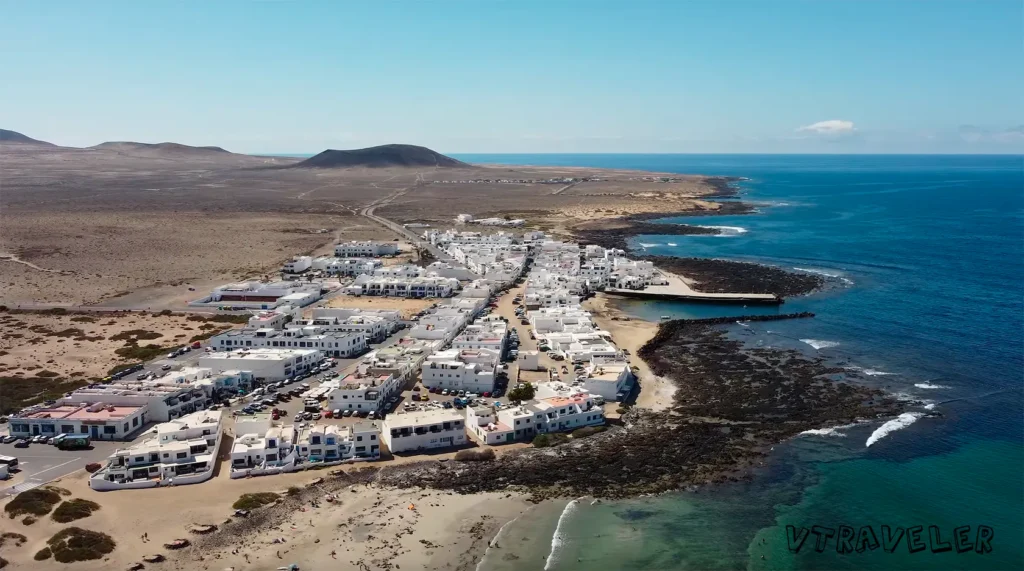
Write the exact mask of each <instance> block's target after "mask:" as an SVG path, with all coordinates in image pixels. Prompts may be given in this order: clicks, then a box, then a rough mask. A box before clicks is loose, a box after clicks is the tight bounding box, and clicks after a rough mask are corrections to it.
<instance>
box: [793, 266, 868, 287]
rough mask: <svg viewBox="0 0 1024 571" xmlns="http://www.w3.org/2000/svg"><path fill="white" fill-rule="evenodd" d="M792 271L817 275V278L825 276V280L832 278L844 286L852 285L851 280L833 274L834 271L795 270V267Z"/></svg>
mask: <svg viewBox="0 0 1024 571" xmlns="http://www.w3.org/2000/svg"><path fill="white" fill-rule="evenodd" d="M793 269H794V270H796V271H798V272H805V273H808V274H817V275H819V276H825V277H826V278H834V279H837V280H839V281H841V282H843V283H844V284H846V285H853V280H851V279H850V278H846V277H843V276H842V275H841V274H837V273H834V271H832V272H826V271H825V270H816V269H814V268H797V267H794V268H793Z"/></svg>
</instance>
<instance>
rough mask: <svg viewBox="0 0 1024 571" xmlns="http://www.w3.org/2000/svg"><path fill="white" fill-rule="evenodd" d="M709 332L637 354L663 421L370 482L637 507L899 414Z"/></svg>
mask: <svg viewBox="0 0 1024 571" xmlns="http://www.w3.org/2000/svg"><path fill="white" fill-rule="evenodd" d="M809 316H810V315H809V314H789V315H783V316H770V317H771V318H774V319H786V318H798V317H809ZM765 317H766V316H753V317H738V318H736V317H733V318H728V320H727V321H728V322H732V321H744V320H763V319H765ZM719 322H722V321H721V320H714V319H713V320H694V321H686V320H677V321H670V322H666V323H663V324H662V325H661V326H660V329H659V331H658V334H657V335H656V336H655V337H654V338H653V339H651V341H649V342H648V343H647V344H645V345H644V346H643V347H642V348H641V350H640V353H639V354H640V356H641V357H642V358H644V360H645V361H647V363H648V364H649V365H650V366H651V368H652V370H653V371H654V372H655V374H658V375H661V376H665V377H667V378H669V379H670V380H671V381H672V382H673V383H674V384H675V386H676V391H675V393H674V396H673V403H672V405H671V407H670V408H669V409H668V410H666V411H664V412H657V413H654V412H650V411H646V410H633V411H629V412H628V413H627V414H625V415H623V418H622V427H621V428H615V429H612V430H609V431H607V432H605V433H602V434H598V435H595V436H591V437H589V438H586V439H584V440H580V441H578V442H570V443H568V444H563V445H561V446H556V447H554V448H545V449H542V450H541V449H524V450H519V451H511V452H508V453H506V454H503V455H501V456H499V458H498V459H497V460H495V461H493V462H479V463H471V464H470V463H438V462H422V463H415V464H408V465H404V466H397V467H393V468H389V469H386V470H383V471H382V472H381V473H380V475H379V477H378V481H379V482H380V483H383V484H388V485H392V486H396V487H408V486H424V487H431V488H439V489H450V490H454V491H456V492H459V493H473V492H480V491H491V490H503V489H506V488H507V487H509V486H521V487H525V488H527V489H529V490H530V491H532V492H533V494H534V495H535V497H538V498H543V497H548V496H580V495H592V496H597V497H628V496H636V495H641V494H647V493H658V492H664V491H669V490H675V489H680V488H683V487H686V486H689V485H694V484H704V483H710V482H719V481H724V480H727V479H734V478H735V477H737V476H738V475H742V474H744V470H745V469H746V468H748V467H749V466H751V465H752V464H753V463H754V462H755V461H756V460H757V459H758V458H760V457H761V456H763V455H764V453H765V451H766V450H767V449H768V447H770V446H771V445H774V444H776V443H778V442H781V441H783V440H785V439H787V438H790V437H792V436H794V435H796V434H799V433H800V432H803V431H804V430H809V429H812V428H822V427H826V426H835V425H840V424H847V423H850V422H853V421H855V420H857V419H860V418H875V417H879V416H893V415H897V414H899V413H900V412H902V411H903V404H902V403H900V402H899V401H897V400H895V399H894V398H892V397H890V396H888V395H886V394H885V393H883V392H881V391H878V390H875V389H869V388H866V387H861V386H857V385H853V384H849V383H846V382H841V381H839V380H836V379H837V378H840V377H841V376H842V374H843V373H844V372H845V370H844V369H841V368H837V367H831V366H829V365H827V364H826V363H825V362H824V361H823V360H821V359H812V358H808V357H806V356H804V355H802V354H801V353H799V352H797V351H784V350H778V349H765V348H754V349H750V348H745V347H744V346H743V345H742V343H741V342H740V341H737V340H734V339H731V338H729V337H728V336H727V334H726V333H725V332H724V331H722V330H720V329H718V328H716V327H715V326H714V324H715V323H719Z"/></svg>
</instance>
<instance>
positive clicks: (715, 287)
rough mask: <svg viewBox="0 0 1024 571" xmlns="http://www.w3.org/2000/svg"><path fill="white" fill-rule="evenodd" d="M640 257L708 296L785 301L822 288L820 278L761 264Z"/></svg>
mask: <svg viewBox="0 0 1024 571" xmlns="http://www.w3.org/2000/svg"><path fill="white" fill-rule="evenodd" d="M641 258H642V259H644V260H650V261H652V262H654V265H655V266H657V267H659V268H661V269H663V270H665V271H667V272H672V273H674V274H679V275H683V276H686V277H687V278H691V279H694V280H696V281H697V282H698V283H697V284H696V285H694V289H696V290H698V291H703V292H708V293H771V294H775V295H777V296H780V297H784V298H785V297H792V296H796V295H806V294H808V293H811V292H814V291H817V290H819V289H821V288H823V287H824V286H825V278H823V277H822V276H819V275H815V274H805V273H798V272H790V271H786V270H783V269H782V268H777V267H775V266H767V265H764V264H754V263H750V262H733V261H730V260H717V259H714V258H676V257H674V256H641Z"/></svg>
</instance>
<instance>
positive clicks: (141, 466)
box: [89, 411, 223, 490]
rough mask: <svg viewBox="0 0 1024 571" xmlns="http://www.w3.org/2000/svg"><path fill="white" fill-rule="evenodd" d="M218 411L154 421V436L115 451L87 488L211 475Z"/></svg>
mask: <svg viewBox="0 0 1024 571" xmlns="http://www.w3.org/2000/svg"><path fill="white" fill-rule="evenodd" d="M222 420H223V416H222V415H221V411H200V412H194V413H192V414H188V415H185V416H183V417H181V418H179V419H176V420H172V421H170V422H165V423H163V424H158V425H157V426H156V428H155V430H154V432H155V433H156V435H155V436H154V437H152V438H149V439H146V440H144V441H142V442H139V443H137V444H133V445H132V446H130V447H128V448H122V449H118V450H115V451H114V453H113V454H112V455H111V456H110V458H109V460H108V461H107V465H106V466H105V467H103V468H102V469H100V470H99V471H97V472H96V473H94V474H92V476H90V478H89V487H90V488H92V489H94V490H117V489H128V488H146V487H155V486H172V485H180V484H194V483H198V482H204V481H206V480H209V479H210V478H211V477H213V471H214V465H215V464H216V458H217V449H218V447H219V446H220V435H221V424H222Z"/></svg>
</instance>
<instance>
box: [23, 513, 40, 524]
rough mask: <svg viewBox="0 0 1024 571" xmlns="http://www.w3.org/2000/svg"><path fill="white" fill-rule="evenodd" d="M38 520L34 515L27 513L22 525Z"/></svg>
mask: <svg viewBox="0 0 1024 571" xmlns="http://www.w3.org/2000/svg"><path fill="white" fill-rule="evenodd" d="M37 521H39V520H37V519H36V518H35V517H34V516H30V515H27V516H25V519H23V520H21V523H22V525H32V524H34V523H35V522H37Z"/></svg>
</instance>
